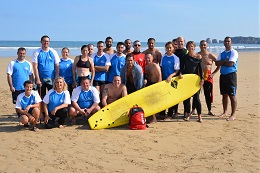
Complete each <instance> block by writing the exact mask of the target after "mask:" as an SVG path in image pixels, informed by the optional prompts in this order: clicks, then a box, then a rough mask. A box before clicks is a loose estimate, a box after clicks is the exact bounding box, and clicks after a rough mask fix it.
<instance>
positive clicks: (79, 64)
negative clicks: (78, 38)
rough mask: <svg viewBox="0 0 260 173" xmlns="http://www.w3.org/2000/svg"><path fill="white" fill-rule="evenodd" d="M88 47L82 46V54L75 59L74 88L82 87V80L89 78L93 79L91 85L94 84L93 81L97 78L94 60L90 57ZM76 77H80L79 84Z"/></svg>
mask: <svg viewBox="0 0 260 173" xmlns="http://www.w3.org/2000/svg"><path fill="white" fill-rule="evenodd" d="M88 53H89V51H88V46H87V45H83V46H81V54H82V55H79V56H76V57H75V59H74V64H73V68H72V75H73V88H75V87H76V86H77V85H80V83H81V79H82V78H84V77H88V78H89V79H91V85H92V84H93V80H94V78H95V68H94V62H93V59H92V58H91V57H90V56H89V55H88ZM76 77H78V83H77V81H76Z"/></svg>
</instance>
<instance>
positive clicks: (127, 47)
mask: <svg viewBox="0 0 260 173" xmlns="http://www.w3.org/2000/svg"><path fill="white" fill-rule="evenodd" d="M124 43H125V50H124V52H123V54H125V55H127V54H129V53H132V52H133V50H131V48H132V41H131V40H130V39H129V38H128V39H126V40H125V42H124Z"/></svg>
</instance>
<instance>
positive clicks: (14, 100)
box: [12, 90, 24, 104]
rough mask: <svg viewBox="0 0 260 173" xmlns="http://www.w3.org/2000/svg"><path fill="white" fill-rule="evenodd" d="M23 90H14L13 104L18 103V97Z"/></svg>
mask: <svg viewBox="0 0 260 173" xmlns="http://www.w3.org/2000/svg"><path fill="white" fill-rule="evenodd" d="M22 92H24V90H15V92H12V99H13V104H16V100H17V97H18V95H19V94H21V93H22Z"/></svg>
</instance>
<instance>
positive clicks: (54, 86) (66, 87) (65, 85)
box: [53, 76, 68, 91]
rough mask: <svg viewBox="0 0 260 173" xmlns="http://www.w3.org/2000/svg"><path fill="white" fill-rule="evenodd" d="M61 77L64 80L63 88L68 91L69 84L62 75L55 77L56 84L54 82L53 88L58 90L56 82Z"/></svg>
mask: <svg viewBox="0 0 260 173" xmlns="http://www.w3.org/2000/svg"><path fill="white" fill-rule="evenodd" d="M59 79H61V80H62V82H63V84H64V85H63V88H62V91H66V90H67V89H68V86H67V83H66V82H65V79H64V77H61V76H57V77H55V79H54V84H53V89H54V90H55V91H56V90H57V88H56V82H57V81H58V80H59Z"/></svg>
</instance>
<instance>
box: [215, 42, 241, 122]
mask: <svg viewBox="0 0 260 173" xmlns="http://www.w3.org/2000/svg"><path fill="white" fill-rule="evenodd" d="M224 46H225V48H226V49H225V51H222V52H221V53H220V54H219V56H218V58H217V61H216V65H217V66H220V67H221V69H220V74H221V75H220V79H219V80H220V84H219V85H220V93H221V95H222V104H223V114H222V115H220V118H223V117H225V116H226V115H227V108H228V97H229V99H230V101H231V108H232V111H231V115H230V117H229V118H228V119H227V121H232V120H235V118H236V116H235V112H236V109H237V99H236V91H237V61H238V53H237V51H236V50H235V49H233V48H232V38H231V37H226V38H225V40H224Z"/></svg>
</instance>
